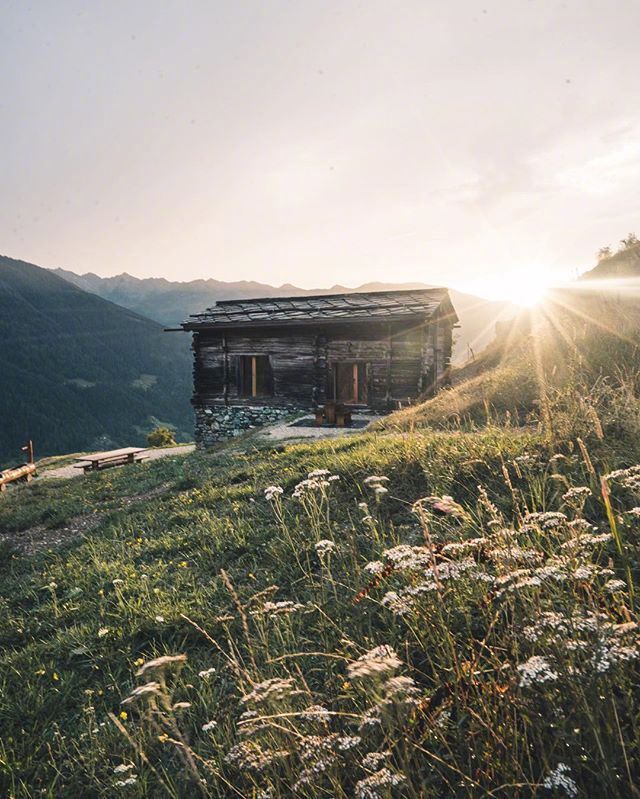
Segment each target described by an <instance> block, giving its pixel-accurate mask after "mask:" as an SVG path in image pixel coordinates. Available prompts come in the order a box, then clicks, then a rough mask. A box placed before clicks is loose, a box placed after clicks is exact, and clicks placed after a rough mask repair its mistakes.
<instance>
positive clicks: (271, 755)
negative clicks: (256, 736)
mask: <svg viewBox="0 0 640 799" xmlns="http://www.w3.org/2000/svg"><path fill="white" fill-rule="evenodd" d="M288 754H289V753H288V752H286V751H284V750H265V749H262V747H261V746H260V745H259V744H257V743H255V742H254V741H243V742H242V743H239V744H237V745H236V746H234V747H232V748H231V749H230V750H229V751H228V752H227V754H226V756H225V758H224V759H225V761H226V762H227V763H230V764H232V765H235V766H237V767H238V768H239V769H240V770H242V771H263V770H264V769H265V768H267V766H269V765H271V764H272V763H273V762H275V761H276V760H281V759H282V758H284V757H287V756H288Z"/></svg>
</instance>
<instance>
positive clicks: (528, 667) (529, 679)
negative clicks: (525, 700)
mask: <svg viewBox="0 0 640 799" xmlns="http://www.w3.org/2000/svg"><path fill="white" fill-rule="evenodd" d="M518 671H519V672H520V686H521V687H522V688H529V687H531V686H532V685H535V684H536V683H541V682H553V681H554V680H557V679H558V673H557V672H556V671H554V670H553V669H552V668H551V664H550V663H549V661H548V660H547V659H546V658H544V657H542V655H533V656H532V657H530V658H529V660H527V662H526V663H521V664H520V665H519V666H518Z"/></svg>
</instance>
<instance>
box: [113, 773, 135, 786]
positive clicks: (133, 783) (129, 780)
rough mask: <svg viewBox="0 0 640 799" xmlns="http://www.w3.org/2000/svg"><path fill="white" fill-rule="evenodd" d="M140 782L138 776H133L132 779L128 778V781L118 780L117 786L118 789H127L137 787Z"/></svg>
mask: <svg viewBox="0 0 640 799" xmlns="http://www.w3.org/2000/svg"><path fill="white" fill-rule="evenodd" d="M137 781H138V776H137V775H136V774H132V775H131V776H130V777H127V779H126V780H116V783H115V784H116V786H117V787H118V788H126V787H127V786H128V785H135V784H136V782H137Z"/></svg>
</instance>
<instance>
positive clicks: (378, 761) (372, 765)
mask: <svg viewBox="0 0 640 799" xmlns="http://www.w3.org/2000/svg"><path fill="white" fill-rule="evenodd" d="M388 757H391V752H368V753H367V754H366V755H365V756H364V757H363V758H362V768H363V769H366V770H367V771H377V770H378V769H379V768H380V766H381V765H382V764H383V763H384V761H385V760H386V759H387V758H388Z"/></svg>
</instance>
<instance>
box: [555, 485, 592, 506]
mask: <svg viewBox="0 0 640 799" xmlns="http://www.w3.org/2000/svg"><path fill="white" fill-rule="evenodd" d="M590 496H591V489H590V488H588V487H587V486H573V487H572V488H570V489H569V490H568V491H567V492H566V493H565V494H563V495H562V499H564V501H565V502H570V501H571V500H572V499H579V498H582V499H586V498H587V497H590Z"/></svg>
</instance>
